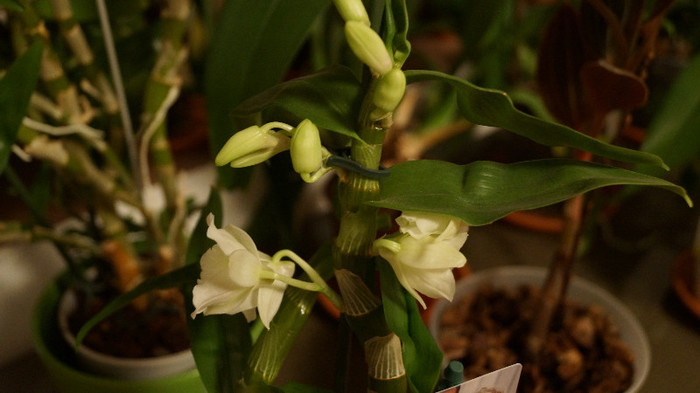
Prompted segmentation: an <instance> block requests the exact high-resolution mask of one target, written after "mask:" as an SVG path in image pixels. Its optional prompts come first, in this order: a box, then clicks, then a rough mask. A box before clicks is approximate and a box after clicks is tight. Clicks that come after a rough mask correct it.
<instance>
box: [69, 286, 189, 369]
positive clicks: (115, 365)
mask: <svg viewBox="0 0 700 393" xmlns="http://www.w3.org/2000/svg"><path fill="white" fill-rule="evenodd" d="M75 307H76V297H75V294H74V293H73V292H72V291H66V292H65V293H64V294H63V296H62V298H61V302H60V304H59V309H58V326H59V328H60V330H61V335H62V336H63V338H64V339H65V340H66V341H67V342H68V344H69V345H70V346H71V347H74V346H75V336H74V335H73V333H71V331H70V329H69V328H68V315H70V314H71V313H72V311H73V310H75ZM76 353H77V358H78V363H79V364H80V366H81V367H82V368H83V369H84V370H85V371H88V372H90V373H93V374H96V375H101V376H105V377H111V378H119V379H129V380H140V379H156V378H162V377H168V376H172V375H176V374H180V373H182V372H185V371H188V370H192V369H194V368H195V362H194V357H193V356H192V351H190V350H189V349H187V350H184V351H180V352H176V353H173V354H168V355H163V356H158V357H152V358H122V357H116V356H111V355H106V354H103V353H100V352H97V351H94V350H92V349H90V348H88V347H86V346H85V345H80V346H79V347H78V348H77V351H76Z"/></svg>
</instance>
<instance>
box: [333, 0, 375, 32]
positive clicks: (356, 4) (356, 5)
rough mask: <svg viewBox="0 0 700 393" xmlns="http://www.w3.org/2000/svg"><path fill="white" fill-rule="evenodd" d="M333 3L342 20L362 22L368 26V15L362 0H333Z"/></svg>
mask: <svg viewBox="0 0 700 393" xmlns="http://www.w3.org/2000/svg"><path fill="white" fill-rule="evenodd" d="M333 3H335V8H336V9H337V10H338V13H339V14H340V16H341V17H342V18H343V20H344V21H346V22H349V21H355V22H362V23H364V24H366V25H367V26H369V16H368V15H367V10H366V9H365V5H364V4H362V0H333Z"/></svg>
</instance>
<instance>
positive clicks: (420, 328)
mask: <svg viewBox="0 0 700 393" xmlns="http://www.w3.org/2000/svg"><path fill="white" fill-rule="evenodd" d="M378 266H379V270H380V273H381V274H380V277H381V288H382V304H383V306H384V315H385V316H386V321H387V324H388V325H389V327H390V328H391V330H392V331H393V332H394V333H395V334H396V335H397V336H399V338H400V339H401V344H402V351H403V361H404V366H405V367H406V374H407V376H408V382H409V384H410V386H411V390H412V391H413V392H416V393H420V392H432V391H433V389H434V388H435V385H436V384H437V381H438V378H439V377H440V371H441V367H442V352H441V351H440V348H438V346H437V344H436V343H435V339H434V338H433V336H432V335H431V334H430V331H428V328H427V327H426V326H425V323H424V322H423V319H422V318H421V315H420V311H419V310H418V305H417V304H416V300H415V299H414V298H413V296H411V295H410V294H409V293H408V292H406V290H404V288H403V287H402V286H401V284H400V283H399V280H398V279H397V278H396V275H395V274H394V271H393V270H392V268H391V266H390V265H389V264H388V263H386V262H384V261H382V262H381V263H378Z"/></svg>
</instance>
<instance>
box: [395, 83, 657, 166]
mask: <svg viewBox="0 0 700 393" xmlns="http://www.w3.org/2000/svg"><path fill="white" fill-rule="evenodd" d="M406 79H407V81H408V82H409V83H412V82H419V81H426V80H428V81H442V82H445V83H448V84H449V85H451V86H452V87H453V88H454V89H455V91H456V92H457V102H458V104H459V108H460V111H461V113H462V116H464V118H465V119H467V120H469V121H470V122H472V123H476V124H482V125H485V126H493V127H499V128H503V129H505V130H508V131H510V132H513V133H515V134H518V135H521V136H524V137H526V138H529V139H531V140H533V141H535V142H537V143H540V144H543V145H547V146H569V147H574V148H577V149H581V150H585V151H588V152H591V153H593V154H596V155H598V156H602V157H606V158H610V159H613V160H618V161H623V162H631V163H640V164H653V165H657V166H661V167H664V168H666V165H665V164H664V163H663V161H662V160H661V159H660V158H659V157H658V156H656V155H654V154H650V153H647V152H641V151H637V150H630V149H626V148H623V147H619V146H614V145H611V144H608V143H605V142H602V141H599V140H597V139H595V138H591V137H589V136H587V135H585V134H583V133H580V132H578V131H576V130H574V129H572V128H569V127H566V126H563V125H560V124H557V123H552V122H548V121H545V120H542V119H539V118H537V117H534V116H531V115H528V114H526V113H524V112H521V111H519V110H517V109H516V108H515V106H513V102H512V101H511V99H510V98H509V97H508V95H507V94H506V93H504V92H502V91H499V90H493V89H485V88H481V87H478V86H475V85H473V84H471V83H469V82H467V81H466V80H463V79H460V78H457V77H454V76H451V75H447V74H444V73H441V72H436V71H406Z"/></svg>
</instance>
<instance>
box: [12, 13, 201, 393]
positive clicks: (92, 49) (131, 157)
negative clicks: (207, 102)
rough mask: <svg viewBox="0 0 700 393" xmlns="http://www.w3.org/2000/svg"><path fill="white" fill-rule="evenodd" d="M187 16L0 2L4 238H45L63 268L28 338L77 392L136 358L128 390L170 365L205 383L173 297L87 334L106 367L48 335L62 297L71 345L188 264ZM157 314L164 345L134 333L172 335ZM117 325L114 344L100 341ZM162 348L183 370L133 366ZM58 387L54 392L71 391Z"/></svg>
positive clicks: (135, 307)
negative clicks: (175, 136) (101, 316)
mask: <svg viewBox="0 0 700 393" xmlns="http://www.w3.org/2000/svg"><path fill="white" fill-rule="evenodd" d="M194 13H195V7H194V5H193V3H192V2H190V1H178V0H175V1H167V2H135V1H128V2H127V1H124V2H119V5H117V3H115V2H111V3H110V4H107V3H106V2H104V1H97V2H86V1H65V0H57V1H53V0H52V1H28V0H3V1H0V34H1V35H2V37H3V39H2V42H3V44H2V45H1V46H0V68H1V69H2V72H1V73H0V74H1V76H0V102H1V104H0V130H1V131H0V174H1V175H2V182H3V183H2V184H3V189H2V193H3V197H2V198H3V204H5V205H6V209H5V210H4V214H5V212H6V213H8V216H5V215H4V214H3V217H2V218H1V219H0V243H1V244H2V245H3V246H5V245H6V244H9V245H10V246H12V245H13V244H14V243H15V242H30V241H49V242H51V243H53V244H54V245H55V248H56V250H57V251H58V254H59V255H60V257H61V258H62V259H63V260H64V261H65V263H66V273H65V274H63V275H61V276H60V278H59V279H58V280H57V281H55V282H53V283H52V285H51V286H50V287H49V288H47V289H46V291H45V292H44V294H45V296H43V297H42V300H41V301H40V302H39V305H38V307H37V308H36V313H35V315H34V317H35V319H34V324H33V329H34V331H33V333H34V340H35V344H36V348H37V352H38V353H39V355H40V356H41V358H42V360H45V361H46V363H47V368H48V369H49V372H50V373H51V374H52V376H56V378H57V379H64V378H65V379H66V380H69V379H71V378H72V377H76V378H77V379H74V381H75V380H78V381H82V382H84V383H87V384H88V385H84V386H82V388H78V387H76V386H72V387H73V389H81V390H82V391H85V390H97V389H100V390H102V389H109V388H105V386H106V385H110V384H111V386H116V387H114V389H117V391H120V392H123V391H128V388H126V387H124V386H123V385H119V384H118V383H116V382H114V380H115V379H118V378H116V377H115V373H116V371H115V369H116V367H114V366H113V365H114V362H116V363H119V364H123V363H129V364H131V363H132V361H134V362H136V363H137V365H136V367H135V368H136V369H138V370H141V371H136V375H137V376H134V375H131V374H130V376H129V377H128V378H143V377H144V376H145V378H146V379H147V378H151V380H150V381H147V382H143V381H139V382H134V381H132V382H131V386H132V387H134V386H135V387H137V388H139V389H147V387H152V386H153V385H158V383H157V382H154V380H155V379H163V378H165V379H167V378H171V377H172V376H171V375H165V374H172V373H175V374H177V376H176V377H172V378H173V379H171V380H170V382H169V383H170V384H171V386H174V385H178V384H180V385H181V387H182V388H183V389H185V390H188V391H195V390H196V389H203V387H202V384H201V382H200V381H199V377H198V374H197V371H196V369H194V361H193V360H192V356H191V353H190V352H189V341H188V337H187V329H186V324H185V314H184V307H183V301H182V296H181V294H180V293H179V292H178V291H175V290H170V291H165V292H160V293H157V294H156V293H153V294H149V295H148V296H144V297H142V298H141V299H139V300H138V301H135V302H133V303H132V304H131V305H130V308H129V309H128V311H127V312H126V314H128V315H127V321H128V322H129V323H126V324H124V323H111V322H110V323H108V324H107V325H109V326H111V328H110V327H108V326H107V325H103V328H105V329H101V330H100V332H98V331H95V334H93V335H92V338H90V339H89V340H86V341H85V343H86V345H85V346H83V347H81V348H80V350H79V356H77V358H80V356H82V355H83V354H85V353H90V355H89V356H93V355H94V356H97V358H99V359H102V358H105V357H108V358H109V361H110V362H112V363H109V364H110V365H109V366H102V367H101V371H100V372H99V374H100V375H99V376H97V375H95V374H94V372H93V373H88V372H86V370H85V368H86V367H84V365H83V366H82V367H81V366H79V365H78V363H79V361H78V360H76V356H75V354H74V353H73V352H72V351H71V345H72V343H70V342H69V341H65V342H64V341H62V340H61V338H62V337H61V336H60V335H59V334H58V333H56V331H57V330H58V327H57V325H59V324H60V322H58V321H57V319H58V318H56V314H57V313H58V311H57V303H58V302H59V298H61V299H65V298H67V297H69V296H72V295H75V297H74V298H72V300H75V302H74V303H75V304H77V307H75V308H74V310H73V311H75V312H72V311H67V313H66V316H65V319H64V320H63V321H64V322H65V324H64V325H66V329H65V330H64V332H63V333H64V335H65V336H66V337H67V339H68V340H71V338H70V336H71V335H74V334H75V333H77V329H76V328H75V327H76V326H78V327H79V326H80V325H81V324H82V323H83V322H84V321H85V320H87V319H89V318H90V317H91V316H92V315H93V314H94V309H95V308H99V307H100V305H101V304H106V303H108V302H109V301H110V300H111V299H112V298H114V297H115V296H117V295H119V294H122V293H125V292H128V291H129V290H131V289H132V288H134V287H135V286H137V285H138V284H139V283H141V282H142V281H143V280H145V279H146V278H148V277H152V276H158V275H160V274H163V273H167V272H169V271H172V270H174V269H176V268H178V267H180V266H182V265H183V264H184V257H183V256H184V252H185V250H186V248H187V235H188V229H187V221H186V220H187V217H188V216H189V215H190V214H191V213H192V211H193V210H194V204H193V203H192V202H191V201H189V200H188V199H187V197H186V191H187V190H183V189H182V188H181V187H180V185H179V176H178V173H177V172H178V168H177V167H178V164H177V163H176V162H175V159H176V156H175V155H174V154H173V149H171V143H170V142H171V139H170V138H169V133H168V130H170V131H171V132H172V130H173V128H175V127H169V126H172V123H170V124H169V122H168V119H169V115H168V114H169V112H170V109H171V108H172V107H173V105H175V103H176V102H177V101H178V99H179V98H180V93H181V92H182V91H185V90H187V89H189V88H191V87H192V84H194V82H192V80H186V78H185V76H184V72H183V71H184V70H186V69H187V68H188V67H193V64H194V63H195V60H194V59H195V57H194V56H191V55H190V52H188V48H190V49H192V48H195V47H196V46H197V44H198V41H197V39H196V38H197V37H196V36H193V35H191V34H188V33H189V31H188V28H189V27H190V26H191V24H192V23H195V22H196V20H195V19H193V18H194V16H193V15H194ZM117 27H118V28H117ZM144 42H146V43H149V44H154V43H155V44H157V45H149V44H146V45H144ZM127 54H131V55H127ZM119 55H121V57H120V56H119ZM121 70H126V72H124V73H122V72H121ZM188 82H191V84H188ZM131 113H138V114H139V115H135V116H131ZM29 262H30V261H27V263H29ZM68 289H70V291H68ZM64 293H68V295H65V296H64ZM69 303H70V301H66V302H62V303H61V304H69ZM159 318H163V319H166V320H167V321H168V322H167V323H165V324H163V323H161V324H160V326H161V327H162V326H166V325H167V328H166V329H165V330H168V329H169V330H168V331H169V332H170V334H171V335H170V336H169V337H170V338H169V339H166V341H169V342H168V343H165V341H163V340H161V339H156V338H153V339H145V340H144V337H147V336H148V334H149V333H151V332H155V333H153V334H154V335H153V336H152V337H161V338H163V337H165V336H166V335H168V334H167V333H164V329H162V328H161V329H160V330H158V328H157V326H158V324H157V323H155V324H154V323H151V322H153V321H158V320H159ZM113 321H114V320H113ZM178 326H179V333H178ZM71 327H72V329H71ZM113 329H116V330H113ZM122 329H123V330H122ZM115 331H118V333H117V334H116V337H117V338H119V340H117V339H115V338H114V337H115V336H112V338H105V337H108V335H109V334H113V333H114V332H115ZM144 342H150V343H152V344H153V345H151V346H147V345H145V344H144ZM87 344H89V345H87ZM88 347H89V348H88ZM62 350H63V351H62ZM95 353H97V354H95ZM164 353H165V354H170V355H172V354H180V355H182V356H180V357H179V358H178V359H184V366H182V365H181V366H179V369H176V370H175V371H174V372H173V371H170V370H169V371H165V374H159V375H157V376H155V375H154V374H151V373H150V371H149V370H151V369H150V366H149V367H146V366H144V365H143V364H144V363H143V361H145V360H144V359H150V360H152V359H153V358H159V359H160V360H162V358H160V356H161V355H162V354H164ZM89 359H90V360H88V361H86V362H85V363H86V364H87V365H88V367H89V366H94V365H95V364H96V362H95V361H94V359H95V357H91V358H89ZM115 359H116V360H115ZM126 359H128V361H127V360H126ZM134 359H138V360H134ZM139 361H141V362H140V363H139ZM150 363H151V364H152V363H153V362H150ZM96 367H98V368H99V367H100V366H96ZM125 368H126V369H128V371H126V373H127V374H129V373H131V372H132V371H133V368H134V367H128V366H127V367H125ZM93 371H94V370H93ZM151 371H152V370H151ZM105 374H106V375H105ZM183 375H184V377H183ZM104 380H107V382H106V383H103V382H104ZM173 380H175V381H177V382H175V383H173ZM82 382H76V383H78V384H79V383H82ZM68 383H69V384H68V385H67V386H68V387H66V386H60V383H58V384H59V386H57V389H60V390H61V391H65V390H70V389H71V387H70V386H71V385H70V383H73V382H68ZM78 386H80V385H78ZM97 386H99V387H97ZM141 391H143V390H141Z"/></svg>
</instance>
